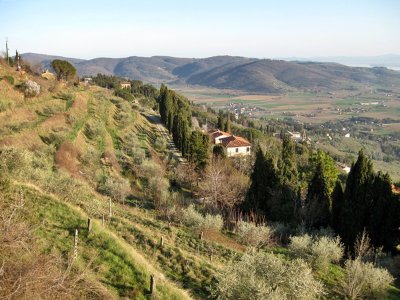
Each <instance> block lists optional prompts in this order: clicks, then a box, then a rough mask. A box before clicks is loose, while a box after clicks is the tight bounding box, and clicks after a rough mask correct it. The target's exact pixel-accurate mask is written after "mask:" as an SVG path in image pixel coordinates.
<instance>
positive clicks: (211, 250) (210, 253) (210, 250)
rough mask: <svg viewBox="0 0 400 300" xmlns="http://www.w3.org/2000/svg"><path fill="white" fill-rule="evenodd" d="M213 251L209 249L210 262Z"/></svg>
mask: <svg viewBox="0 0 400 300" xmlns="http://www.w3.org/2000/svg"><path fill="white" fill-rule="evenodd" d="M212 256H213V251H212V250H210V262H212Z"/></svg>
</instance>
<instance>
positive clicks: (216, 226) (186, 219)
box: [182, 204, 224, 231]
mask: <svg viewBox="0 0 400 300" xmlns="http://www.w3.org/2000/svg"><path fill="white" fill-rule="evenodd" d="M182 221H183V223H184V224H185V225H186V226H188V227H192V228H194V229H197V230H216V231H220V230H221V229H222V227H223V225H224V221H223V219H222V217H221V216H220V215H210V214H206V215H205V216H204V217H203V215H202V214H201V213H199V212H198V211H197V210H196V209H195V207H194V205H193V204H192V205H189V207H187V208H185V209H183V210H182Z"/></svg>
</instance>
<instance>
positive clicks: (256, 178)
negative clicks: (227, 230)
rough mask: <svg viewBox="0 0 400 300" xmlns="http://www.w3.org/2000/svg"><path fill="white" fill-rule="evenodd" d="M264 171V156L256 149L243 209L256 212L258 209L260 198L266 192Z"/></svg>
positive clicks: (260, 150)
mask: <svg viewBox="0 0 400 300" xmlns="http://www.w3.org/2000/svg"><path fill="white" fill-rule="evenodd" d="M265 171H266V168H265V156H264V153H263V151H262V149H261V147H258V148H257V152H256V160H255V162H254V167H253V172H252V173H251V175H250V181H251V184H250V188H249V190H248V192H247V199H246V202H245V208H246V209H247V210H251V209H254V210H258V209H259V208H260V203H261V202H263V201H262V198H263V197H264V195H265V192H266V190H265V188H266V186H265V185H264V183H265V182H264V179H265V175H266V172H265Z"/></svg>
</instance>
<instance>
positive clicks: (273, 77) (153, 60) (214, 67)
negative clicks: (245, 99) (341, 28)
mask: <svg viewBox="0 0 400 300" xmlns="http://www.w3.org/2000/svg"><path fill="white" fill-rule="evenodd" d="M22 57H23V59H25V60H26V61H29V62H30V63H31V64H33V65H36V66H37V67H39V66H42V68H49V66H50V63H51V61H52V60H53V59H55V58H58V57H55V56H51V55H42V54H34V53H26V54H23V55H22ZM64 59H65V60H68V61H69V62H72V63H74V64H75V66H76V68H77V70H78V73H79V75H80V76H89V75H93V76H95V75H97V74H98V73H102V74H106V75H115V76H120V77H126V78H130V79H135V80H142V81H144V82H149V83H154V84H161V83H168V84H175V85H182V84H185V85H187V84H189V85H193V86H202V87H214V88H220V89H232V90H240V91H245V92H251V93H269V94H281V93H286V92H289V91H303V90H309V91H314V90H323V91H327V90H329V91H335V90H343V89H344V90H346V89H347V90H348V89H350V90H354V89H357V88H360V87H366V86H370V85H373V86H377V87H381V86H386V87H391V86H392V85H393V84H397V85H398V84H399V83H400V73H399V72H396V71H392V70H389V69H386V68H356V67H348V66H344V65H340V64H336V63H322V62H321V63H313V62H296V61H283V60H271V59H255V58H246V57H236V56H215V57H209V58H202V59H197V58H176V57H165V56H154V57H136V56H131V57H127V58H95V59H91V60H80V59H70V58H64Z"/></svg>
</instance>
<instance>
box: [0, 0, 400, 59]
mask: <svg viewBox="0 0 400 300" xmlns="http://www.w3.org/2000/svg"><path fill="white" fill-rule="evenodd" d="M6 37H8V40H9V46H10V48H11V50H12V51H15V49H16V48H17V49H18V50H19V51H20V52H21V53H23V52H37V53H45V54H56V55H62V56H68V57H78V58H94V57H101V56H103V57H126V56H133V55H136V56H152V55H170V56H181V57H207V56H213V55H225V54H228V55H240V56H249V57H260V58H268V57H271V58H273V57H290V56H298V57H311V56H352V55H354V56H361V55H362V56H367V55H380V54H387V53H396V54H400V1H398V0H375V1H372V0H362V1H361V0H360V1H356V0H354V1H352V0H336V1H334V0H332V1H329V0H315V1H312V0H309V1H307V0H297V1H295V0H293V1H289V0H275V1H268V0H265V1H261V0H260V1H255V0H244V1H239V0H230V1H225V0H221V1H220V0H212V1H211V0H204V1H190V0H186V1H184V0H165V1H161V0H160V1H151V0H140V1H136V0H130V1H129V0H114V1H112V0H107V1H103V0H97V1H90V0H87V1H83V0H80V1H75V0H68V1H64V0H32V1H28V0H0V38H1V40H0V41H1V44H0V50H4V49H5V39H6Z"/></svg>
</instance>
